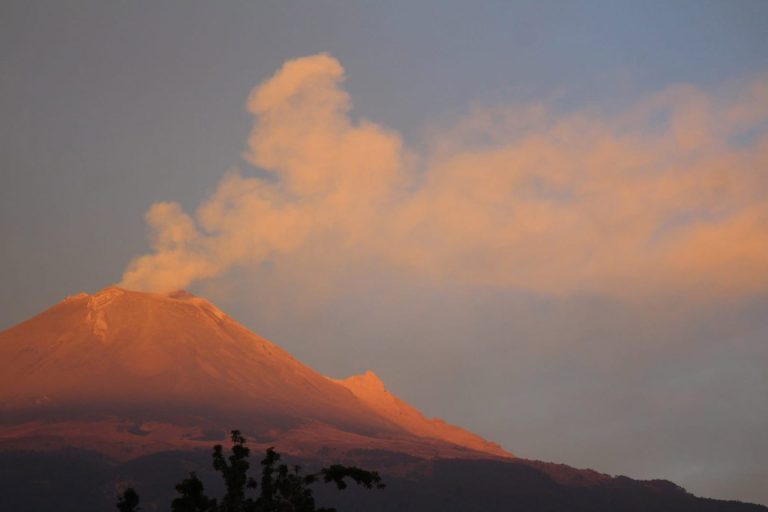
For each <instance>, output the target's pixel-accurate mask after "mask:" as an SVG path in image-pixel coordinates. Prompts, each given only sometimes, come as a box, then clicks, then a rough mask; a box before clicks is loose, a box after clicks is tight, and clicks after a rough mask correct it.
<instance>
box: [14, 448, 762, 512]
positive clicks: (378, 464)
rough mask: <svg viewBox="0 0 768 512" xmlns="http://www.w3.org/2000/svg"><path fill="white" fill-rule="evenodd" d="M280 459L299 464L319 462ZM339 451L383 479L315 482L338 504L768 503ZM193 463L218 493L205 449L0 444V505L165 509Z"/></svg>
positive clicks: (751, 511) (479, 507)
mask: <svg viewBox="0 0 768 512" xmlns="http://www.w3.org/2000/svg"><path fill="white" fill-rule="evenodd" d="M287 460H288V462H291V463H298V464H302V465H303V466H304V467H306V468H308V469H312V468H317V467H319V466H320V465H322V464H325V463H327V462H328V461H327V460H325V461H320V460H307V459H299V458H296V457H288V458H287ZM334 460H336V459H334ZM340 460H343V461H344V462H347V463H350V462H355V463H359V464H360V465H365V467H369V468H377V469H378V470H379V472H380V473H381V475H382V478H383V480H384V481H385V482H386V484H387V487H386V488H385V489H383V490H375V491H368V490H360V489H357V488H355V487H350V488H348V489H347V490H345V491H344V492H339V491H337V490H336V489H335V488H333V487H332V486H322V485H320V486H317V488H316V491H315V495H316V496H317V498H318V503H319V504H320V505H327V506H336V507H337V508H338V510H339V511H350V512H351V511H371V512H378V511H382V512H383V511H403V512H405V511H414V512H415V511H419V512H441V511H446V512H450V511H456V512H458V511H464V512H466V511H478V512H480V511H483V512H495V511H499V512H501V511H551V512H555V511H557V512H565V511H568V512H572V511H573V512H579V511H594V512H609V511H610V512H616V511H626V512H634V511H637V512H648V511H658V512H664V511H670V512H672V511H691V512H766V511H768V508H766V507H763V506H760V505H752V504H747V503H740V502H732V501H721V500H710V499H705V498H698V497H695V496H693V495H691V494H689V493H687V492H686V491H685V490H684V489H682V488H680V487H678V486H676V485H674V484H673V483H671V482H667V481H664V480H652V481H637V480H632V479H630V478H626V477H616V478H610V477H607V476H605V475H600V474H598V473H595V472H593V471H590V470H575V469H573V468H569V467H567V466H563V465H559V464H549V463H542V462H536V461H527V460H523V459H511V460H482V459H474V460H466V459H433V460H425V459H420V458H417V457H410V456H408V455H405V454H402V453H394V452H389V453H387V452H365V451H358V452H355V453H350V454H349V455H348V456H346V457H342V458H341V459H340ZM254 462H255V461H254ZM193 470H195V471H197V472H198V474H199V475H200V477H201V479H202V480H203V481H204V482H205V484H206V489H207V490H208V491H209V494H211V495H214V496H220V495H221V494H222V493H223V489H222V487H221V483H220V478H219V477H218V476H217V475H216V474H214V472H213V471H212V469H211V467H210V454H209V453H208V452H206V451H199V450H198V451H188V452H181V451H173V452H160V453H154V454H151V455H147V456H142V457H139V458H137V459H133V460H130V461H127V462H115V461H114V460H110V459H109V458H107V457H105V456H103V455H101V454H98V453H95V452H91V451H84V450H76V449H70V450H60V451H53V452H5V453H2V454H0V510H2V511H4V512H5V511H8V512H11V511H13V512H42V511H54V510H55V511H57V512H102V511H108V510H115V509H114V504H115V501H116V496H117V494H118V493H119V492H120V491H121V490H122V489H123V488H124V487H125V486H127V485H130V486H134V487H136V488H137V489H139V490H140V493H141V499H142V507H143V510H145V511H168V510H170V502H171V500H172V499H173V497H174V494H175V493H174V491H173V489H174V484H176V483H178V482H179V481H180V480H181V479H182V478H183V477H184V476H186V475H187V474H188V473H189V472H190V471H193Z"/></svg>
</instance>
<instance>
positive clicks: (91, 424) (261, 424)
mask: <svg viewBox="0 0 768 512" xmlns="http://www.w3.org/2000/svg"><path fill="white" fill-rule="evenodd" d="M0 408H2V410H3V412H4V415H5V416H6V417H7V418H13V420H14V421H13V422H12V424H9V423H8V422H7V421H6V422H5V423H6V424H5V425H2V426H0V447H2V446H3V445H14V446H16V445H25V444H26V445H29V444H30V443H33V442H34V443H39V442H40V441H41V440H42V441H44V442H45V443H47V444H49V445H55V444H56V443H59V444H61V445H62V446H78V447H82V448H89V449H95V450H97V451H101V452H103V453H106V454H109V455H110V456H114V457H119V458H123V459H129V458H132V457H135V456H138V455H145V454H148V453H152V452H155V451H161V450H165V449H168V448H170V447H172V446H174V445H175V446H177V447H189V446H194V445H195V444H197V443H205V444H209V443H208V441H209V440H210V439H211V438H212V437H213V438H217V436H218V437H220V438H222V439H223V438H224V436H225V434H226V432H227V429H228V428H230V427H231V426H232V425H238V426H239V427H238V428H241V429H242V430H243V431H244V432H245V433H246V434H247V435H249V436H250V437H251V438H253V439H257V440H259V441H261V442H263V443H265V444H279V445H281V446H282V447H283V449H287V450H289V451H291V452H293V453H297V454H302V455H311V454H312V453H314V452H317V451H319V450H324V451H327V450H329V449H331V450H349V449H353V448H386V449H394V450H395V451H402V452H406V453H418V454H419V455H421V456H425V457H456V456H462V457H466V456H470V457H472V456H496V457H511V454H510V453H507V452H506V451H504V450H503V449H502V448H501V447H500V446H499V445H497V444H495V443H491V442H489V441H486V440H484V439H482V438H481V437H479V436H477V435H474V434H472V433H471V432H468V431H466V430H463V429H461V428H459V427H455V426H453V425H450V424H448V423H446V422H444V421H442V420H439V419H427V418H425V417H424V416H423V415H422V414H421V413H420V412H419V411H417V410H416V409H415V408H413V407H412V406H410V405H408V404H407V403H405V402H404V401H402V400H400V399H399V398H397V397H395V396H394V395H392V394H391V393H389V391H387V389H386V388H385V386H384V384H383V383H382V382H381V380H380V379H379V378H378V377H377V376H376V375H375V374H374V373H373V372H370V371H369V372H367V373H365V374H364V375H360V376H353V377H350V378H348V379H345V380H333V379H330V378H327V377H325V376H323V375H321V374H319V373H318V372H316V371H314V370H313V369H311V368H309V367H308V366H306V365H304V364H302V363H301V362H299V361H298V360H296V359H295V358H293V357H292V356H291V355H290V354H288V353H287V352H286V351H285V350H283V349H282V348H280V347H279V346H277V345H276V344H274V343H271V342H270V341H267V340H265V339H264V338H261V337H260V336H258V335H256V334H254V333H253V332H251V331H249V330H248V329H246V328H245V327H243V326H242V325H241V324H239V323H238V322H236V321H235V320H233V319H232V318H230V317H229V316H227V315H226V314H225V313H223V312H222V311H221V310H220V309H218V308H217V307H216V306H214V305H213V304H211V303H210V302H208V301H206V300H205V299H202V298H199V297H196V296H193V295H191V294H189V293H186V292H175V293H171V294H154V293H141V292H134V291H128V290H124V289H121V288H117V287H109V288H106V289H104V290H102V291H100V292H99V293H96V294H95V295H88V294H79V295H74V296H71V297H68V298H66V299H65V300H64V301H62V302H60V303H59V304H57V305H55V306H54V307H52V308H50V309H49V310H47V311H45V312H43V313H41V314H39V315H37V316H35V317H34V318H32V319H30V320H28V321H26V322H24V323H22V324H20V325H17V326H16V327H13V328H11V329H9V330H7V331H5V332H3V333H0Z"/></svg>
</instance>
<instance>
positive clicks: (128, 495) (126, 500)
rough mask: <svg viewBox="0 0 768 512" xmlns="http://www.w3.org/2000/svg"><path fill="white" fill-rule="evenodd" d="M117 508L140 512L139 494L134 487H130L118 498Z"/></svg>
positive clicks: (124, 510) (125, 511)
mask: <svg viewBox="0 0 768 512" xmlns="http://www.w3.org/2000/svg"><path fill="white" fill-rule="evenodd" d="M117 510H119V511H120V512H138V511H139V510H141V509H140V508H139V495H138V493H137V492H136V491H135V490H134V489H133V487H128V488H127V489H126V490H125V491H123V494H122V495H121V496H120V497H118V499H117Z"/></svg>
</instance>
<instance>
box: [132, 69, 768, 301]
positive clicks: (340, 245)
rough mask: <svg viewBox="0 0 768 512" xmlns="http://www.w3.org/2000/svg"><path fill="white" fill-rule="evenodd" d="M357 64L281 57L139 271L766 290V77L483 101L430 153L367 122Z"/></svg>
mask: <svg viewBox="0 0 768 512" xmlns="http://www.w3.org/2000/svg"><path fill="white" fill-rule="evenodd" d="M343 79H344V70H343V69H342V67H341V65H340V64H339V62H338V61H337V60H335V59H334V58H333V57H331V56H329V55H326V54H321V55H315V56H311V57H305V58H301V59H297V60H293V61H289V62H286V63H285V64H284V66H283V67H282V68H281V69H280V70H279V71H278V72H277V73H276V74H275V75H274V76H273V77H272V78H271V79H269V80H268V81H266V82H265V83H263V84H262V85H261V86H259V87H257V88H256V89H255V90H254V91H253V93H252V94H251V97H250V98H249V100H248V105H247V106H248V110H249V111H250V112H251V113H252V114H253V115H254V118H255V124H254V128H253V132H252V133H251V136H250V137H249V139H248V149H247V151H246V153H245V158H246V159H247V160H248V161H249V162H251V163H252V164H254V165H256V166H259V167H261V168H263V169H265V170H267V171H269V172H271V173H272V177H271V178H270V179H265V178H253V177H243V176H241V175H239V174H230V175H228V176H226V177H225V178H224V179H223V180H222V182H221V183H220V185H219V188H218V190H217V191H216V192H215V193H214V194H213V195H212V196H211V197H210V198H209V199H208V200H207V201H205V202H204V203H203V204H202V205H201V206H200V207H199V208H198V210H197V212H196V213H195V215H194V218H193V217H191V216H189V215H187V214H185V213H184V212H183V211H182V209H181V208H180V206H179V205H178V204H175V203H159V204H156V205H154V206H153V207H152V208H151V209H150V211H149V212H148V214H147V221H148V223H149V225H150V228H151V230H152V233H153V239H152V240H153V244H152V248H153V252H152V253H151V254H148V255H145V256H141V257H139V258H137V259H135V260H134V261H133V262H132V263H131V265H130V267H129V268H128V270H127V271H126V273H125V274H124V276H123V283H122V284H123V285H124V286H126V287H128V288H139V289H153V290H169V289H175V288H181V287H185V286H188V285H189V284H190V283H191V282H194V281H197V280H201V279H207V278H212V277H215V276H218V275H221V274H222V273H224V272H226V271H227V270H229V269H231V268H232V267H234V266H242V265H244V266H251V267H253V268H258V266H259V265H262V264H263V263H264V262H265V261H271V262H285V265H288V266H290V265H293V266H302V265H305V266H309V267H311V268H312V269H313V271H315V272H317V273H327V272H331V271H332V270H333V268H334V267H339V266H345V265H350V264H352V263H354V264H358V265H360V264H362V265H364V263H361V262H366V261H367V262H376V264H379V265H381V264H385V265H390V266H392V267H394V268H398V269H400V270H401V271H402V272H404V273H410V274H412V275H418V276H430V277H432V278H435V279H440V280H456V281H461V282H471V283H479V284H487V285H492V286H505V287H519V288H524V289H529V290H533V291H536V292H541V293H555V294H568V293H582V292H586V293H595V292H596V293H606V294H610V295H620V296H626V295H633V294H638V293H640V294H646V293H658V292H672V293H687V292H695V293H697V294H723V293H727V294H743V293H755V292H764V291H766V290H768V257H767V256H766V254H768V200H766V197H767V196H768V173H766V170H768V80H766V79H758V80H754V81H752V82H749V83H746V84H740V85H731V86H729V87H727V88H725V89H724V90H723V91H720V92H719V93H718V94H713V93H708V92H705V91H703V90H700V89H698V88H695V87H692V86H677V87H672V88H669V89H667V90H664V91H661V92H659V93H658V94H655V95H653V96H651V97H650V98H647V99H644V100H642V101H639V102H637V103H636V104H635V105H633V106H631V107H629V108H627V109H625V110H624V111H622V112H618V113H616V112H613V113H605V112H598V111H592V110H582V111H576V112H571V113H568V114H562V113H558V111H557V110H556V109H555V108H554V107H553V106H548V105H545V104H533V105H517V106H513V107H503V108H498V107H497V108H477V109H475V110H474V111H473V112H472V113H471V114H469V115H468V116H466V117H465V118H464V119H461V120H460V121H459V122H456V123H454V124H453V125H452V126H448V127H441V128H440V129H438V130H436V131H435V133H433V134H432V139H433V142H432V143H431V144H430V145H429V147H428V148H426V149H423V150H421V151H415V150H413V149H408V148H406V147H405V145H404V144H403V142H402V140H401V137H400V136H399V135H398V134H397V133H395V132H393V131H390V130H387V129H385V128H383V127H381V126H379V125H376V124H374V123H371V122H369V121H365V120H362V121H357V122H356V121H352V120H351V118H350V116H349V111H350V98H349V96H348V94H347V93H346V92H345V91H344V89H343V88H342V82H343Z"/></svg>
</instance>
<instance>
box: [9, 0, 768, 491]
mask: <svg viewBox="0 0 768 512" xmlns="http://www.w3.org/2000/svg"><path fill="white" fill-rule="evenodd" d="M0 65H1V66H2V68H0V69H2V73H0V116H2V120H3V122H2V124H0V130H2V132H1V133H0V164H1V165H2V167H1V168H2V181H1V182H0V183H1V185H2V186H0V198H1V199H2V201H1V202H0V208H2V210H1V212H2V214H1V216H0V240H2V244H1V245H0V258H1V259H0V263H2V265H0V273H1V274H0V277H1V278H2V283H3V286H2V288H0V328H6V327H10V326H11V325H13V324H15V323H18V322H20V321H22V320H24V319H25V318H27V317H29V316H31V315H33V314H35V313H37V312H39V311H41V310H42V309H45V308H46V307H49V306H51V305H52V304H54V303H55V302H57V301H59V300H61V299H62V298H63V297H64V296H66V295H69V294H73V293H76V292H79V291H81V290H84V291H88V292H95V291H97V290H99V289H100V288H102V287H104V286H106V285H108V284H111V283H116V282H120V281H124V284H125V285H127V286H130V287H133V288H142V289H170V288H177V287H181V286H183V287H187V288H189V289H190V290H192V291H193V292H195V293H198V294H200V295H204V296H206V297H208V298H210V299H212V300H213V301H214V302H216V303H217V304H218V305H219V306H220V307H222V309H224V310H226V311H227V312H229V313H230V314H231V315H232V316H234V317H235V318H236V319H238V320H240V321H241V322H243V323H244V324H245V325H247V326H249V327H251V328H253V329H254V330H255V331H257V332H258V333H260V334H262V335H264V336H266V337H268V338H270V339H272V340H273V341H275V342H277V343H278V344H280V345H282V346H284V347H285V348H286V349H288V350H289V351H290V352H292V353H293V354H294V355H296V356H297V357H298V358H299V359H301V360H302V361H304V362H306V363H308V364H309V365H311V366H313V367H315V368H317V369H318V370H320V371H321V372H323V373H325V374H328V375H331V376H334V377H343V376H347V375H349V374H352V373H359V372H362V371H364V370H366V369H372V370H374V371H375V372H376V373H377V374H379V375H380V376H381V377H382V378H383V380H384V381H385V382H386V383H387V385H388V386H389V388H390V389H391V390H392V391H394V392H395V393H396V394H398V395H400V396H401V397H403V398H404V399H406V400H407V401H409V402H411V403H413V404H414V405H416V406H417V407H419V408H420V409H422V410H423V411H425V412H426V413H427V414H429V415H437V416H441V417H443V418H445V419H447V420H449V421H451V422H454V423H457V424H459V425H462V426H465V427H468V428H470V429H472V430H474V431H476V432H478V433H480V434H482V435H484V436H486V437H488V438H490V439H492V440H495V441H498V442H500V443H502V444H503V445H504V447H505V448H507V449H508V450H510V451H512V452H514V453H516V454H518V455H521V456H524V457H530V458H539V459H544V460H552V461H557V462H564V463H567V464H571V465H574V466H577V467H593V468H595V469H597V470H600V471H604V472H610V473H612V474H626V475H628V476H632V477H637V478H650V477H658V478H667V479H671V480H673V481H675V482H676V483H679V484H681V485H683V486H684V487H686V488H687V489H688V490H690V491H692V492H694V493H696V494H700V495H704V496H709V497H721V498H738V499H743V500H752V501H758V502H762V503H768V491H766V489H767V488H768V487H767V486H766V481H768V471H767V470H766V469H765V468H766V464H765V461H766V460H767V459H768V398H767V397H768V200H767V199H766V198H767V197H768V3H766V2H763V1H754V2H748V1H723V2H704V1H695V2H683V1H679V2H673V3H670V2H650V1H645V2H631V3H629V2H618V1H610V2H581V3H575V2H541V1H537V2H445V1H441V2H426V1H425V2H305V3H293V2H277V1H275V2H231V3H228V4H227V5H226V6H224V5H222V4H221V3H216V4H214V3H210V2H189V1H184V2H149V1H147V2H143V1H134V2H117V1H115V2H103V1H99V2H96V1H94V2H75V1H71V2H27V1H24V2H21V1H19V2H14V1H5V2H3V3H2V4H1V5H0ZM142 256H143V257H142ZM139 257H142V258H141V259H137V258H139ZM126 270H127V272H126ZM124 272H125V275H124Z"/></svg>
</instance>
